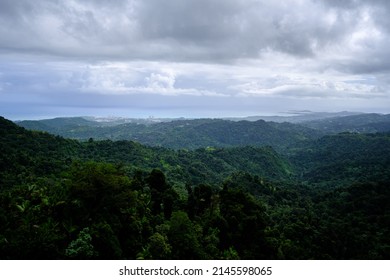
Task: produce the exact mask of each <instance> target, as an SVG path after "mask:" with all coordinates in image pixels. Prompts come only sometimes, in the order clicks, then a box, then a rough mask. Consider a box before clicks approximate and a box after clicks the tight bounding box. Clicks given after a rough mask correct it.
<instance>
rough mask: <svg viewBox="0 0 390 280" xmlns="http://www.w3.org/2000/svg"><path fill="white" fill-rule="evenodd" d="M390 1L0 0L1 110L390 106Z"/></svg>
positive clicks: (212, 113) (155, 111)
mask: <svg viewBox="0 0 390 280" xmlns="http://www.w3.org/2000/svg"><path fill="white" fill-rule="evenodd" d="M389 14H390V1H388V0H367V1H365V0H284V1H275V0H164V1H162V0H117V1H108V0H67V1H59V0H34V1H30V0H0V115H1V116H4V117H6V118H9V119H13V120H21V119H40V118H51V117H57V116H122V117H149V116H154V117H229V116H252V115H274V114H278V115H280V114H285V113H288V112H291V111H293V110H311V111H328V112H337V111H355V112H356V111H358V112H378V113H389V111H390V110H389V108H390V48H389V45H390V17H389Z"/></svg>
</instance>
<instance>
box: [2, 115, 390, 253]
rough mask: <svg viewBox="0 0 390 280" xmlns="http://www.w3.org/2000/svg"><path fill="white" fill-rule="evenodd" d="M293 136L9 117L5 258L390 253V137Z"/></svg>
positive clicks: (5, 155) (4, 129)
mask: <svg viewBox="0 0 390 280" xmlns="http://www.w3.org/2000/svg"><path fill="white" fill-rule="evenodd" d="M290 144H291V145H290ZM290 144H289V145H284V147H283V149H281V150H282V151H283V153H281V152H280V151H276V150H278V149H275V148H274V147H270V146H261V147H258V146H238V147H230V148H220V147H202V148H199V149H196V150H184V149H178V150H171V149H166V148H162V147H154V148H153V147H147V146H143V145H141V144H138V143H136V142H131V141H118V142H113V141H109V140H105V141H95V140H93V139H90V140H89V141H85V142H78V141H76V140H69V139H64V138H62V137H59V136H53V135H50V134H47V133H41V132H35V131H28V130H25V129H23V128H21V127H19V126H17V125H15V124H14V123H12V122H10V121H8V120H6V119H3V118H1V119H0V155H1V157H0V258H1V259H388V258H389V257H390V247H389V246H390V240H389V239H390V232H389V229H390V209H389V208H390V206H389V203H388V201H389V198H390V193H389V183H388V182H390V157H389V155H390V135H389V134H386V133H381V134H353V133H343V134H337V135H332V136H325V137H321V138H316V139H310V138H308V137H305V138H303V139H301V140H300V141H297V139H294V143H290ZM287 147H288V148H287Z"/></svg>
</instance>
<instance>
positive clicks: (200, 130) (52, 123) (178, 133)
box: [18, 118, 321, 149]
mask: <svg viewBox="0 0 390 280" xmlns="http://www.w3.org/2000/svg"><path fill="white" fill-rule="evenodd" d="M63 123H65V124H66V125H64V124H63ZM18 124H19V125H21V126H23V127H25V128H27V129H35V130H41V131H42V130H43V131H46V132H49V133H52V134H57V135H61V136H63V137H66V138H72V139H78V140H88V139H89V138H93V139H95V140H107V139H108V140H113V141H117V140H131V141H137V142H140V143H142V144H145V145H150V146H162V147H166V148H173V149H197V148H203V147H208V146H211V147H234V146H246V145H254V146H264V145H270V146H273V147H274V148H276V149H281V148H285V147H288V146H290V145H293V144H296V143H297V142H299V141H302V140H307V139H315V138H317V137H319V136H320V135H321V133H320V132H318V131H316V130H313V129H309V128H305V127H303V126H299V125H294V124H288V123H273V122H265V121H263V120H258V121H255V122H249V121H239V122H233V121H227V120H220V119H196V120H175V121H170V122H158V123H152V124H140V123H132V122H131V123H126V124H120V125H104V126H103V125H101V124H99V123H98V122H93V121H86V120H85V121H80V118H70V119H65V120H63V119H61V122H59V119H54V120H43V121H23V122H19V123H18Z"/></svg>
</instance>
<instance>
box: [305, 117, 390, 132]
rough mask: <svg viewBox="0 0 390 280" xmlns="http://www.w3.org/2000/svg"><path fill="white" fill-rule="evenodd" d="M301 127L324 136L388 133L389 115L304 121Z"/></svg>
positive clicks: (389, 130) (389, 125)
mask: <svg viewBox="0 0 390 280" xmlns="http://www.w3.org/2000/svg"><path fill="white" fill-rule="evenodd" d="M301 124H302V125H304V126H306V127H309V128H312V129H317V130H320V131H322V132H324V133H326V134H329V133H333V134H334V133H340V132H358V133H376V132H390V114H387V115H380V114H359V115H353V116H343V117H332V118H326V119H321V120H314V121H306V122H303V123H301Z"/></svg>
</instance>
